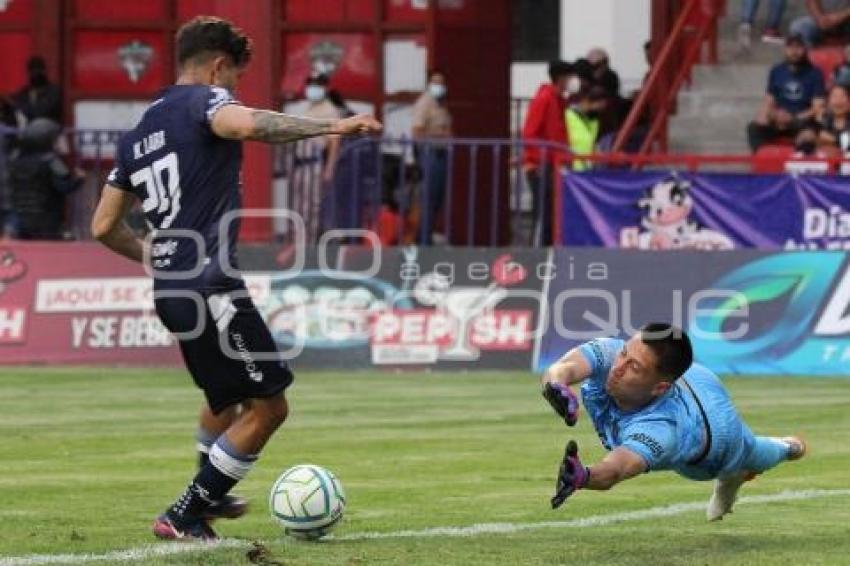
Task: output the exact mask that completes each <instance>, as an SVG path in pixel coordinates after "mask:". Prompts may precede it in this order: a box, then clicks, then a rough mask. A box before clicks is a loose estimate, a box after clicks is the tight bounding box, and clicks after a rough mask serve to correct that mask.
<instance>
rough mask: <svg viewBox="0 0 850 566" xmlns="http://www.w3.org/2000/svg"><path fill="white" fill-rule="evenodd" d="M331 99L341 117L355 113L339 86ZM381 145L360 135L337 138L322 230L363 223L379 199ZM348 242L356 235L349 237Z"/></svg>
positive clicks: (329, 97)
mask: <svg viewBox="0 0 850 566" xmlns="http://www.w3.org/2000/svg"><path fill="white" fill-rule="evenodd" d="M327 98H328V100H329V101H330V102H331V104H333V105H334V107H335V108H336V109H337V112H339V115H340V117H341V118H349V117H351V116H354V115H355V114H356V113H355V112H354V111H353V110H352V109H351V108H349V107H348V105H347V104H346V102H345V100H344V99H343V97H342V95H341V94H340V93H339V91H337V90H333V89H331V90H329V91H328V94H327ZM377 151H378V146H377V144H375V143H373V142H371V141H370V140H364V139H362V138H357V137H347V136H345V137H341V138H339V139H338V151H337V152H336V158H335V163H334V171H333V175H332V178H331V179H330V181H329V183H328V185H327V187H326V191H325V193H324V197H323V199H322V228H323V230H322V231H326V230H331V229H336V230H352V229H357V228H362V227H363V223H362V221H363V211H364V209H365V208H366V207H367V206H371V205H375V204H377V202H376V201H379V200H380V194H379V191H380V188H379V186H378V179H376V178H375V163H377V162H378V155H377ZM345 241H346V242H353V241H354V239H352V238H349V237H346V238H345Z"/></svg>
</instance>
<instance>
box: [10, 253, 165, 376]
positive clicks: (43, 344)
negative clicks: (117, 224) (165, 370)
mask: <svg viewBox="0 0 850 566" xmlns="http://www.w3.org/2000/svg"><path fill="white" fill-rule="evenodd" d="M71 260H72V261H71ZM179 362H180V355H179V352H178V350H177V348H176V346H175V343H174V340H173V338H172V337H171V335H170V334H169V333H168V331H167V330H165V328H164V327H163V326H162V324H161V323H160V322H159V319H158V318H157V316H156V313H155V312H154V311H153V302H152V287H151V279H150V278H149V277H148V276H147V275H146V274H145V273H144V271H143V269H142V268H141V266H139V265H137V264H134V263H132V262H130V261H127V260H124V259H122V258H121V257H119V256H116V255H115V254H113V253H111V252H109V251H108V250H106V249H104V248H103V247H102V246H100V245H99V244H94V243H73V244H53V243H21V242H12V243H5V244H2V245H0V363H2V364H24V363H39V364H45V363H47V364H75V363H77V364H93V363H97V364H114V363H120V364H146V365H150V364H157V365H159V364H169V365H171V364H178V363H179Z"/></svg>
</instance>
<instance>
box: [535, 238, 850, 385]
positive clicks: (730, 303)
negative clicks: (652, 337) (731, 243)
mask: <svg viewBox="0 0 850 566" xmlns="http://www.w3.org/2000/svg"><path fill="white" fill-rule="evenodd" d="M552 262H553V265H552V267H551V269H550V270H549V273H550V274H552V277H551V278H550V279H549V280H548V281H547V282H546V304H547V305H548V313H546V316H545V318H546V320H547V324H546V332H545V334H544V336H543V340H542V343H541V345H540V350H539V355H538V356H537V357H536V369H537V370H538V371H541V370H543V369H545V368H546V367H548V366H549V365H550V364H551V363H553V362H554V361H555V360H557V359H558V358H560V357H561V356H562V355H563V354H564V353H565V352H567V351H569V350H570V349H571V348H573V347H575V346H577V345H579V344H581V343H583V342H585V341H587V340H590V339H592V338H596V337H600V336H622V337H626V336H629V335H631V334H633V333H634V332H635V331H636V329H638V328H640V326H642V325H643V324H645V323H647V322H656V321H657V322H665V321H666V322H673V323H674V324H676V325H678V326H680V327H682V328H684V329H686V330H687V332H688V333H689V335H690V337H691V340H692V342H693V344H694V350H695V354H696V359H697V360H698V361H699V362H700V363H702V364H704V365H706V366H708V367H710V368H711V369H713V370H714V371H716V372H718V373H726V374H744V375H747V374H777V375H778V374H790V375H835V376H846V377H850V308H848V307H850V256H848V255H847V254H845V253H844V252H837V251H831V252H830V251H814V252H778V253H768V252H762V251H756V250H739V251H731V252H724V253H708V254H707V253H706V252H698V251H670V252H664V253H643V252H635V251H623V250H599V249H593V250H591V249H579V248H574V249H556V250H555V254H554V258H553V260H552Z"/></svg>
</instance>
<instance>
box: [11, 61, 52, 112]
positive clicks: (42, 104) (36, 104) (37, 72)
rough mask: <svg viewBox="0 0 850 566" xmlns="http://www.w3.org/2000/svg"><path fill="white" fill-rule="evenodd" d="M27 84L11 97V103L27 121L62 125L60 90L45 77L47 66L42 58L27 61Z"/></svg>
mask: <svg viewBox="0 0 850 566" xmlns="http://www.w3.org/2000/svg"><path fill="white" fill-rule="evenodd" d="M27 77H28V79H29V80H28V82H27V84H26V85H25V86H24V87H23V88H21V89H20V90H19V91H18V92H16V93H15V94H14V96H13V97H12V102H14V104H15V106H16V107H17V109H18V110H20V111H21V113H23V115H24V116H25V117H26V119H27V121H32V120H35V119H36V118H48V119H50V120H53V121H54V122H56V123H57V124H61V123H62V89H61V88H59V86H57V85H55V84H53V83H51V82H50V79H49V78H48V77H47V64H46V63H45V62H44V59H43V58H42V57H38V56H36V57H30V59H29V61H27Z"/></svg>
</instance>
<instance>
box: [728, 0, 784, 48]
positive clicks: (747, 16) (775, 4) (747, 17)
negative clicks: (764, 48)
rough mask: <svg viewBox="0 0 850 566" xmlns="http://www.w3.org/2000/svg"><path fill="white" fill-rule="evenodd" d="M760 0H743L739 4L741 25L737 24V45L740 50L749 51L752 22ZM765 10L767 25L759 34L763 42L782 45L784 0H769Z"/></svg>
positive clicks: (751, 39) (751, 37)
mask: <svg viewBox="0 0 850 566" xmlns="http://www.w3.org/2000/svg"><path fill="white" fill-rule="evenodd" d="M759 1H760V0H744V3H743V4H742V6H741V8H742V9H741V25H740V26H738V46H739V47H740V48H741V50H742V51H749V50H750V48H751V47H752V41H753V24H754V23H755V19H756V11H758V8H759ZM768 4H769V6H768V10H767V26H766V27H765V28H764V32H763V33H762V35H761V40H762V41H763V42H764V43H776V44H778V45H782V42H783V37H782V32H781V31H780V28H781V27H782V15H783V14H784V13H785V4H786V0H769V2H768Z"/></svg>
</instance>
